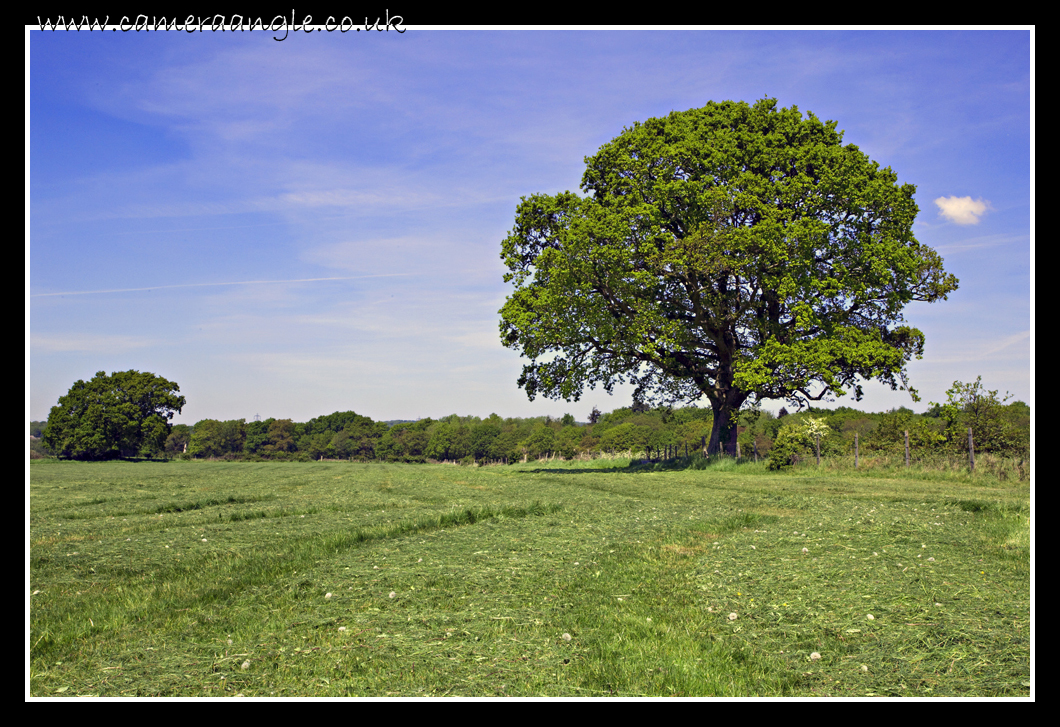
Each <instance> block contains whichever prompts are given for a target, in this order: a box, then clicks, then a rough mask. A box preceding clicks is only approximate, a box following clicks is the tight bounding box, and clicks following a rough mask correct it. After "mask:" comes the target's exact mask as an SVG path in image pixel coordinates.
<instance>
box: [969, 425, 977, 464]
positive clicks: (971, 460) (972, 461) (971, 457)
mask: <svg viewBox="0 0 1060 727" xmlns="http://www.w3.org/2000/svg"><path fill="white" fill-rule="evenodd" d="M968 466H969V467H971V468H972V472H975V445H974V444H973V443H972V428H971V427H968Z"/></svg>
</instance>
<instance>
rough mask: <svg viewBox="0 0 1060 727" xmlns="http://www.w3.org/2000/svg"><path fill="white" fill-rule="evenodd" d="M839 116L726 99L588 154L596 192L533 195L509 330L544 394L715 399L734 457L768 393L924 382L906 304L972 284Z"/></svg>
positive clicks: (796, 394)
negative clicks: (738, 416) (732, 430)
mask: <svg viewBox="0 0 1060 727" xmlns="http://www.w3.org/2000/svg"><path fill="white" fill-rule="evenodd" d="M836 125H837V124H836V122H834V121H827V122H822V121H820V120H819V119H817V118H816V117H815V116H814V115H813V114H809V115H808V117H807V118H804V117H803V116H802V114H801V113H800V112H799V111H798V109H797V108H795V107H791V108H788V109H778V108H777V103H776V100H775V99H763V100H761V101H758V102H756V103H755V104H754V105H749V104H747V103H744V102H739V103H737V102H731V101H727V102H723V103H713V102H711V103H708V104H707V105H706V106H705V107H703V108H701V109H692V110H689V111H685V112H674V113H671V114H670V115H669V116H667V117H665V118H654V119H649V120H647V121H646V122H644V123H636V124H634V125H633V127H632V128H628V129H625V130H624V131H623V132H622V134H620V135H619V136H618V137H616V138H615V139H614V140H612V141H611V142H609V143H607V144H605V145H604V146H603V147H601V149H600V150H599V152H598V153H597V154H596V155H595V156H592V157H588V158H586V164H587V169H586V171H585V174H584V176H583V178H582V191H583V192H584V194H583V195H578V194H574V193H571V192H563V193H560V194H555V195H543V194H542V195H533V196H530V197H524V198H523V199H522V200H521V203H520V204H519V206H518V209H517V211H516V220H515V227H514V228H513V229H512V230H511V232H510V233H509V236H508V237H507V238H506V239H505V240H504V241H503V243H502V253H501V257H502V259H503V260H504V262H505V264H506V265H507V267H508V269H509V272H508V273H506V274H505V281H506V282H511V283H513V284H514V286H515V290H514V291H513V292H512V293H511V295H509V296H508V298H507V301H506V302H505V305H504V307H503V308H502V309H501V311H500V313H501V324H500V329H501V338H502V340H503V342H504V345H505V346H508V347H509V348H513V349H516V350H518V351H520V352H521V353H522V355H524V356H525V357H527V358H529V359H530V363H529V364H527V365H525V366H524V368H523V372H522V375H521V376H520V378H519V382H518V383H519V386H521V387H522V388H524V389H525V390H526V393H527V395H528V396H529V397H530V399H534V398H535V396H537V395H539V394H540V395H543V396H546V397H549V398H554V399H558V398H563V399H566V400H568V401H570V400H572V399H573V400H577V399H578V398H579V397H580V395H581V393H582V391H583V390H584V388H585V387H586V386H589V387H595V386H597V385H602V386H603V387H604V388H605V389H606V390H607V391H609V392H610V391H611V390H612V388H613V386H614V385H615V384H616V383H623V382H631V383H633V384H635V385H636V387H637V388H636V393H635V398H637V399H638V400H641V401H658V402H676V401H694V400H697V399H700V398H701V397H704V396H705V397H706V398H707V399H708V400H709V401H710V404H711V407H712V410H713V413H714V425H713V429H712V431H711V436H710V444H709V447H708V451H709V452H711V453H716V452H717V451H718V449H719V440H720V438H721V435H722V433H723V432H724V431H725V430H727V429H728V427H729V426H731V423H732V419H733V416H734V415H735V413H736V412H737V411H738V410H739V409H740V407H741V406H742V405H744V403H745V402H747V400H748V399H749V398H750V399H752V400H760V399H778V398H779V399H786V400H788V401H790V402H793V403H795V404H797V405H800V406H801V405H804V404H805V403H807V402H808V401H811V400H813V401H817V400H821V399H824V398H826V397H832V396H841V395H843V394H845V393H846V392H847V390H848V389H850V388H851V387H853V389H854V393H855V396H856V398H858V399H860V398H861V385H860V383H859V382H861V381H864V380H872V379H875V380H880V381H883V382H885V383H887V384H889V385H890V386H891V387H892V388H898V387H899V386H901V387H905V388H909V387H908V383H907V370H906V366H907V364H908V362H909V361H910V360H911V359H912V358H913V357H914V356H915V357H917V358H920V357H921V355H922V354H923V348H924V335H923V333H921V332H920V331H919V330H917V329H915V328H912V327H909V326H907V325H906V324H905V321H904V318H903V315H902V310H903V308H904V307H905V306H906V304H908V303H909V302H911V301H935V300H938V299H940V298H943V299H944V298H945V297H946V295H947V293H949V292H951V291H953V290H955V289H956V288H957V279H956V278H955V277H954V276H953V275H950V274H948V273H946V272H945V271H944V270H943V264H942V258H941V257H940V256H939V255H938V254H937V253H936V252H935V251H934V250H932V249H931V248H929V247H927V246H925V245H922V244H920V243H919V242H918V241H917V240H916V238H915V237H914V236H913V231H912V226H913V220H914V219H915V217H916V214H917V211H918V209H917V206H916V203H915V202H914V201H913V194H914V192H915V187H914V186H913V185H911V184H899V183H898V181H897V176H896V175H895V173H894V172H893V171H891V169H890V168H880V166H879V165H878V164H877V163H875V162H873V161H872V160H871V159H869V158H868V157H867V156H866V155H865V154H863V153H862V152H861V151H860V150H859V149H858V148H857V147H856V146H854V145H853V144H847V145H843V144H842V136H843V135H842V132H840V131H837V130H836ZM910 391H911V393H912V394H913V396H914V398H915V397H916V392H915V390H913V389H911V388H910Z"/></svg>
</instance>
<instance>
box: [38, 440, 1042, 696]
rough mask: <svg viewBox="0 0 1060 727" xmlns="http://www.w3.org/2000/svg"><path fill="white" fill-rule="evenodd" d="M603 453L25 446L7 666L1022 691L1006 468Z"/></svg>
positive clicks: (764, 689)
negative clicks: (472, 464) (786, 468)
mask: <svg viewBox="0 0 1060 727" xmlns="http://www.w3.org/2000/svg"><path fill="white" fill-rule="evenodd" d="M625 465H626V462H624V461H621V460H616V461H611V462H609V461H600V460H594V461H590V462H574V463H541V464H534V463H528V464H524V465H518V466H511V467H480V468H469V467H455V466H445V465H434V466H430V465H378V464H367V465H365V464H351V463H304V464H303V463H225V462H180V463H72V462H62V463H59V462H48V461H41V462H34V463H32V464H31V466H30V469H31V521H30V534H29V537H30V584H29V585H30V592H31V595H30V606H29V608H30V693H31V694H32V695H34V696H74V695H87V694H91V695H101V696H235V695H238V694H242V695H244V696H248V697H251V696H253V697H269V696H387V695H390V696H431V695H433V696H443V695H444V696H479V697H481V696H611V695H613V696H686V697H687V696H756V695H760V696H810V695H820V696H871V695H878V696H1016V697H1019V696H1028V695H1029V694H1030V689H1029V685H1030V679H1031V676H1030V568H1031V561H1030V550H1031V537H1030V511H1029V491H1028V490H1029V488H1028V487H1027V485H1026V483H1022V484H1020V483H1016V482H1011V481H1009V482H999V481H994V482H992V483H991V482H990V481H988V480H976V481H974V482H963V483H962V482H956V483H955V482H950V481H938V480H936V481H932V480H930V479H928V478H902V477H897V476H893V475H892V476H884V477H869V476H857V477H845V476H842V475H840V474H836V473H826V472H820V471H816V470H813V471H807V470H806V469H797V470H796V471H794V472H787V473H779V474H777V473H769V472H767V471H765V469H764V466H762V465H760V466H757V467H756V466H755V465H736V464H735V463H731V462H730V463H724V464H723V465H722V466H718V467H708V468H707V469H705V470H687V469H686V470H676V469H671V470H665V469H662V470H660V469H655V468H647V467H644V468H636V467H634V468H629V467H626V466H625ZM804 549H805V550H804ZM731 614H734V615H735V618H731V617H730V615H731ZM870 614H871V616H872V618H869V616H870ZM815 653H816V654H819V655H820V658H811V655H813V654H815Z"/></svg>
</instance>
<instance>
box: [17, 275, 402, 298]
mask: <svg viewBox="0 0 1060 727" xmlns="http://www.w3.org/2000/svg"><path fill="white" fill-rule="evenodd" d="M410 275H415V273H381V274H379V275H352V276H347V277H339V278H297V279H294V280H235V281H232V282H229V283H183V284H180V285H152V286H150V287H146V288H111V289H109V290H73V291H66V292H64V293H34V294H33V295H31V296H30V297H31V298H54V297H58V296H67V295H97V294H100V293H135V292H139V291H144V290H163V289H165V288H213V287H217V286H220V285H276V284H279V283H317V282H321V281H325V280H361V279H363V278H400V277H408V276H410Z"/></svg>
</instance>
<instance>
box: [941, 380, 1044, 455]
mask: <svg viewBox="0 0 1060 727" xmlns="http://www.w3.org/2000/svg"><path fill="white" fill-rule="evenodd" d="M946 397H947V399H946V403H945V404H941V405H939V404H935V403H932V408H933V410H935V411H936V412H937V413H938V417H939V418H940V419H941V420H942V421H943V422H944V426H945V428H946V438H947V440H948V441H949V443H950V445H951V446H952V447H954V448H956V449H967V446H968V429H969V428H971V430H972V437H973V440H974V443H975V449H976V451H980V452H1013V453H1025V452H1026V451H1027V449H1028V448H1029V447H1030V426H1029V425H1030V407H1028V406H1027V405H1026V404H1024V403H1023V402H1013V403H1012V404H1011V405H1009V406H1007V407H1006V406H1005V404H1004V402H1006V401H1008V400H1009V399H1010V398H1012V395H1011V394H1007V395H1006V396H1005V397H1004V398H1001V399H999V398H998V394H997V390H996V389H995V390H993V391H988V390H986V389H985V388H984V387H983V377H982V376H979V377H977V378H976V380H975V382H974V383H970V384H964V383H961V382H960V381H954V382H953V386H951V387H950V388H949V389H948V390H947V391H946Z"/></svg>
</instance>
